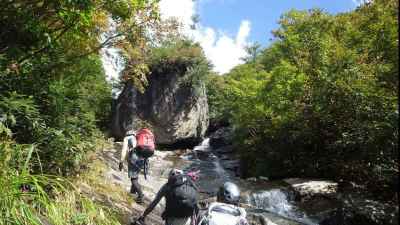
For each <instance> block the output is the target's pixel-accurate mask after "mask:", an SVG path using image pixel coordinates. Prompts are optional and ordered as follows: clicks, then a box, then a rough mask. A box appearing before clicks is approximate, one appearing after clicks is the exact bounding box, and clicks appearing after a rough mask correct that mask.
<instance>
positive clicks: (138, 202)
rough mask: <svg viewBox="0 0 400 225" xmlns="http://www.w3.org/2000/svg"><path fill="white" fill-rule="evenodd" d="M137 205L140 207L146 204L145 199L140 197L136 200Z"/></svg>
mask: <svg viewBox="0 0 400 225" xmlns="http://www.w3.org/2000/svg"><path fill="white" fill-rule="evenodd" d="M136 203H137V204H139V205H142V204H143V203H144V198H143V196H138V197H137V199H136Z"/></svg>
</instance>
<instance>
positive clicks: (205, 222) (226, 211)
mask: <svg viewBox="0 0 400 225" xmlns="http://www.w3.org/2000/svg"><path fill="white" fill-rule="evenodd" d="M239 199H240V190H239V188H238V187H237V186H236V185H235V184H234V183H231V182H226V183H224V185H222V186H221V187H220V189H219V190H218V193H217V202H213V203H211V204H210V205H209V207H208V209H207V211H206V212H205V213H204V215H202V216H201V219H200V221H199V223H198V224H199V225H248V221H247V219H246V211H245V210H244V209H243V208H241V207H239V206H238V205H239Z"/></svg>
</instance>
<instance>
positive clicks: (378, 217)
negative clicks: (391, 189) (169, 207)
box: [83, 140, 398, 225]
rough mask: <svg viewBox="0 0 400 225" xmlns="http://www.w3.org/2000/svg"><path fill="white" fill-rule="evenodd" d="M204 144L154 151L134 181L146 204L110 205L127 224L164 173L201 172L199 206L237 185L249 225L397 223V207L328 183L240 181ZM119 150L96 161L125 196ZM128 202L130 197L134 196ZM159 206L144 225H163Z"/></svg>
mask: <svg viewBox="0 0 400 225" xmlns="http://www.w3.org/2000/svg"><path fill="white" fill-rule="evenodd" d="M208 144H209V143H207V140H205V141H204V142H203V146H197V147H196V148H195V149H194V150H190V149H181V150H176V151H168V152H165V151H156V153H155V155H154V156H153V157H152V158H151V159H150V171H149V172H150V174H149V176H148V179H147V180H144V177H143V175H140V177H139V182H140V184H141V185H142V186H143V189H144V193H145V196H146V198H145V204H144V205H139V204H136V203H135V202H134V201H133V203H132V204H131V205H129V206H126V205H121V204H119V203H118V202H117V203H113V204H114V206H116V207H117V208H119V209H120V210H122V211H124V212H125V214H126V215H127V218H128V219H127V220H128V221H131V220H132V218H134V217H138V216H139V215H141V213H142V212H143V210H144V209H145V207H146V206H147V205H148V204H149V203H150V201H151V200H152V199H153V198H154V196H155V194H156V193H157V192H158V190H159V188H160V187H161V186H162V185H163V184H164V183H166V182H167V175H168V172H169V170H170V169H171V168H181V169H184V170H185V171H190V170H200V171H201V172H200V179H199V181H198V182H197V184H198V186H199V188H200V190H201V194H200V198H201V200H202V201H201V202H207V201H208V202H212V201H215V195H216V191H217V190H218V187H219V186H220V185H221V184H222V183H224V182H225V181H228V180H229V181H233V182H234V183H236V184H238V185H239V187H240V189H241V190H242V201H241V202H242V203H241V206H242V207H244V208H246V211H247V215H248V220H249V223H250V224H252V225H259V224H267V225H301V224H303V225H304V224H306V225H311V224H320V225H334V224H336V225H355V224H359V225H361V224H363V225H364V224H365V225H368V224H371V225H375V224H384V225H386V224H388V225H389V224H391V225H392V224H394V225H397V224H398V222H397V219H398V207H397V206H391V205H385V204H381V203H379V202H374V201H370V200H366V199H365V198H359V197H358V196H354V195H346V194H344V193H340V192H338V189H337V184H336V183H334V182H331V181H323V180H307V179H298V178H292V179H285V180H279V181H270V180H269V179H268V178H261V177H258V178H254V179H248V180H243V179H239V177H237V176H236V175H235V173H234V172H233V171H231V170H229V167H230V164H235V163H236V162H235V161H234V160H233V159H230V156H231V154H230V153H229V154H228V156H229V157H228V156H227V157H225V159H224V157H221V158H220V157H217V156H216V155H215V154H214V151H213V150H212V149H210V148H209V147H208V146H209V145H208ZM120 148H121V144H120V143H116V144H115V145H114V148H110V149H105V150H104V151H103V153H102V155H101V157H102V158H103V160H104V161H105V162H106V164H107V166H108V170H107V171H105V172H104V178H105V179H108V180H109V181H111V182H112V183H113V184H114V185H117V186H120V187H121V188H122V189H123V190H124V191H126V192H129V188H130V180H129V179H128V176H127V171H126V165H125V168H124V170H123V171H122V172H120V171H119V170H118V168H117V167H118V161H119V154H120ZM225 167H227V169H226V168H225ZM83 188H84V187H83ZM88 188H89V187H88ZM131 198H132V199H135V196H131ZM164 204H165V203H164V202H163V201H162V202H161V203H160V204H159V205H158V206H157V207H156V209H155V210H154V211H153V213H151V214H150V215H149V217H148V219H147V224H155V225H158V224H163V220H162V219H161V217H160V215H161V213H162V211H163V208H164Z"/></svg>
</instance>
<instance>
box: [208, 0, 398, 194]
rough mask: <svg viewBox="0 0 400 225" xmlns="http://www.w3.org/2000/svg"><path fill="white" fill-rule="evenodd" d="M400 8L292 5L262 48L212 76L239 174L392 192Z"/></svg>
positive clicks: (388, 0)
mask: <svg viewBox="0 0 400 225" xmlns="http://www.w3.org/2000/svg"><path fill="white" fill-rule="evenodd" d="M397 8H398V3H397V2H396V1H392V0H376V1H372V2H370V3H366V4H364V5H361V6H360V7H359V8H357V9H356V10H355V11H353V12H349V13H343V14H338V15H330V14H327V13H325V12H323V11H322V10H319V9H313V10H310V11H296V10H292V11H289V12H288V13H286V14H285V15H283V16H282V17H281V20H280V27H279V28H278V29H277V30H276V31H274V35H275V40H274V42H273V43H272V44H271V45H270V46H269V47H268V48H266V49H264V50H263V51H262V52H261V53H259V54H258V55H257V56H256V58H255V59H253V60H248V63H246V64H245V65H241V66H238V67H236V68H235V69H233V70H232V71H231V72H230V73H228V74H227V75H226V76H225V77H224V78H216V77H212V78H211V79H210V80H211V82H209V83H210V85H209V90H210V91H209V92H210V93H212V95H211V98H209V101H210V104H211V106H213V105H215V106H214V107H215V108H217V107H221V106H224V107H223V109H220V108H219V109H215V108H211V110H213V111H214V112H215V113H216V114H217V115H223V116H222V117H228V118H229V120H230V121H231V123H232V124H233V126H234V127H235V130H236V135H237V138H236V140H237V143H236V144H237V147H238V149H239V151H240V153H241V155H242V159H243V164H244V166H245V169H246V170H245V175H247V176H257V175H264V176H269V177H271V178H279V177H286V176H312V177H323V178H331V179H332V178H333V179H336V180H339V181H352V182H356V183H360V184H363V185H366V186H367V187H369V188H370V191H372V192H375V191H376V192H378V193H380V194H379V196H380V197H392V196H393V193H394V191H395V190H396V189H397V186H398V181H397V180H398V119H399V118H398V105H397V101H398V96H397V93H398V60H399V57H398V51H397V45H398V34H397V27H398V22H397V18H398V11H397ZM253 58H254V57H253ZM216 80H222V81H221V82H214V81H216ZM224 111H228V112H229V113H225V114H223V113H221V112H224ZM254 162H256V163H254ZM382 190H383V192H382Z"/></svg>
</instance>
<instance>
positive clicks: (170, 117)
mask: <svg viewBox="0 0 400 225" xmlns="http://www.w3.org/2000/svg"><path fill="white" fill-rule="evenodd" d="M184 79H187V77H185V76H181V75H179V74H162V75H157V74H152V75H151V76H150V77H149V86H148V87H147V88H146V91H145V92H144V93H143V94H142V93H140V92H139V91H138V90H137V89H136V88H135V87H134V86H133V85H132V84H131V83H127V84H126V85H125V87H124V89H123V91H122V92H121V94H120V95H119V97H118V99H117V100H116V101H115V102H114V105H113V108H114V109H113V118H112V129H111V130H112V134H113V136H115V137H116V138H122V137H123V135H124V133H125V131H126V130H127V129H128V128H130V127H132V128H134V129H139V128H141V127H144V126H146V127H150V128H151V129H152V130H153V132H154V134H155V136H156V141H157V143H158V144H165V145H171V144H176V143H179V142H184V143H196V142H198V141H200V140H201V138H203V137H204V134H205V132H206V129H207V126H208V123H209V120H208V103H207V95H206V90H205V85H204V84H203V83H200V85H199V86H198V87H192V86H190V85H187V83H185V82H184Z"/></svg>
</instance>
